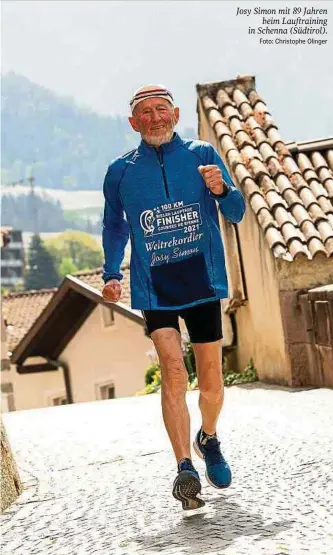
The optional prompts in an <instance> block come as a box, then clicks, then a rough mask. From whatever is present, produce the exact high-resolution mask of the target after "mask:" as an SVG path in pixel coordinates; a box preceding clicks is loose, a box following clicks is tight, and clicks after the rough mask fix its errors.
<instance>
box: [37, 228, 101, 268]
mask: <svg viewBox="0 0 333 555" xmlns="http://www.w3.org/2000/svg"><path fill="white" fill-rule="evenodd" d="M45 245H46V247H47V249H48V251H49V252H50V253H51V254H52V256H53V257H54V258H55V259H56V260H57V263H58V268H59V272H60V265H61V264H62V261H63V260H64V259H65V258H66V259H69V260H71V262H72V264H73V265H74V266H75V267H76V268H77V269H78V270H92V269H94V268H99V267H100V266H101V265H102V264H103V252H102V249H101V247H100V246H99V245H98V243H97V242H96V241H95V239H94V238H93V237H91V235H89V233H85V232H84V231H64V232H63V233H60V234H59V235H58V236H57V237H53V238H52V239H48V240H47V241H45ZM66 264H67V263H66Z"/></svg>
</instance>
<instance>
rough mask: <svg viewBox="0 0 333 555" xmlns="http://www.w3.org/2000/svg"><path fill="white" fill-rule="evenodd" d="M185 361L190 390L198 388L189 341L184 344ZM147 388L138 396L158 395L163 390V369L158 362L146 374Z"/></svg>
mask: <svg viewBox="0 0 333 555" xmlns="http://www.w3.org/2000/svg"><path fill="white" fill-rule="evenodd" d="M183 359H184V364H185V367H186V370H187V373H188V388H189V389H194V388H195V387H197V384H198V380H197V375H196V371H195V358H194V352H193V347H192V344H191V343H190V342H189V341H184V342H183ZM145 384H146V387H145V388H144V389H143V390H142V391H140V392H139V393H138V395H147V394H149V393H156V392H158V391H160V389H161V367H160V364H159V362H158V361H156V362H153V363H152V364H151V365H150V366H149V367H148V368H147V370H146V373H145Z"/></svg>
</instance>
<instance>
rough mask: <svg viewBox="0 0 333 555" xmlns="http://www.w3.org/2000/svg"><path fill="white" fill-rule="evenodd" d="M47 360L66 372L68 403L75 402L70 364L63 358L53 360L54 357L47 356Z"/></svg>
mask: <svg viewBox="0 0 333 555" xmlns="http://www.w3.org/2000/svg"><path fill="white" fill-rule="evenodd" d="M47 361H48V362H49V363H50V364H54V365H55V366H58V368H59V367H60V368H62V370H63V373H64V382H65V390H66V399H67V403H68V404H72V403H74V400H73V393H72V386H71V378H70V373H69V366H68V364H67V362H64V361H62V360H53V359H50V358H47Z"/></svg>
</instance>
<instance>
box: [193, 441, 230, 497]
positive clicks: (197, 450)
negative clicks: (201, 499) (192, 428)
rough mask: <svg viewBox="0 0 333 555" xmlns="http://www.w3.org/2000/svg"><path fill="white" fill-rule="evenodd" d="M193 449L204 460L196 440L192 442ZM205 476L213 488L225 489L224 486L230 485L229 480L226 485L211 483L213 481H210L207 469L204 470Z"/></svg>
mask: <svg viewBox="0 0 333 555" xmlns="http://www.w3.org/2000/svg"><path fill="white" fill-rule="evenodd" d="M193 449H194V451H195V452H196V454H197V455H198V457H200V459H202V460H203V461H204V460H205V458H204V456H203V454H202V453H201V451H200V449H199V446H198V444H197V442H196V441H194V442H193ZM205 478H206V480H207V482H208V483H209V485H210V486H212V487H213V488H215V489H226V488H228V487H229V486H230V484H231V482H230V484H228V485H227V486H216V485H215V484H213V482H212V481H211V479H210V478H209V476H208V473H207V470H206V472H205Z"/></svg>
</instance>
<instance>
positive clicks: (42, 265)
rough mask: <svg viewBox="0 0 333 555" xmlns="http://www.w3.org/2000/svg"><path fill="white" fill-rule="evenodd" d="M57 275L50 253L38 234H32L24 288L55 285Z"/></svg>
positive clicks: (57, 278)
mask: <svg viewBox="0 0 333 555" xmlns="http://www.w3.org/2000/svg"><path fill="white" fill-rule="evenodd" d="M58 284H59V275H58V272H57V270H56V263H55V260H54V259H53V257H52V255H51V254H50V253H49V252H48V250H47V249H46V248H45V246H44V243H43V241H42V240H41V238H40V236H39V235H38V234H35V235H33V236H32V238H31V241H30V246H29V254H28V268H27V272H26V274H25V277H24V288H25V289H27V290H30V289H43V288H48V287H56V286H57V285H58Z"/></svg>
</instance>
